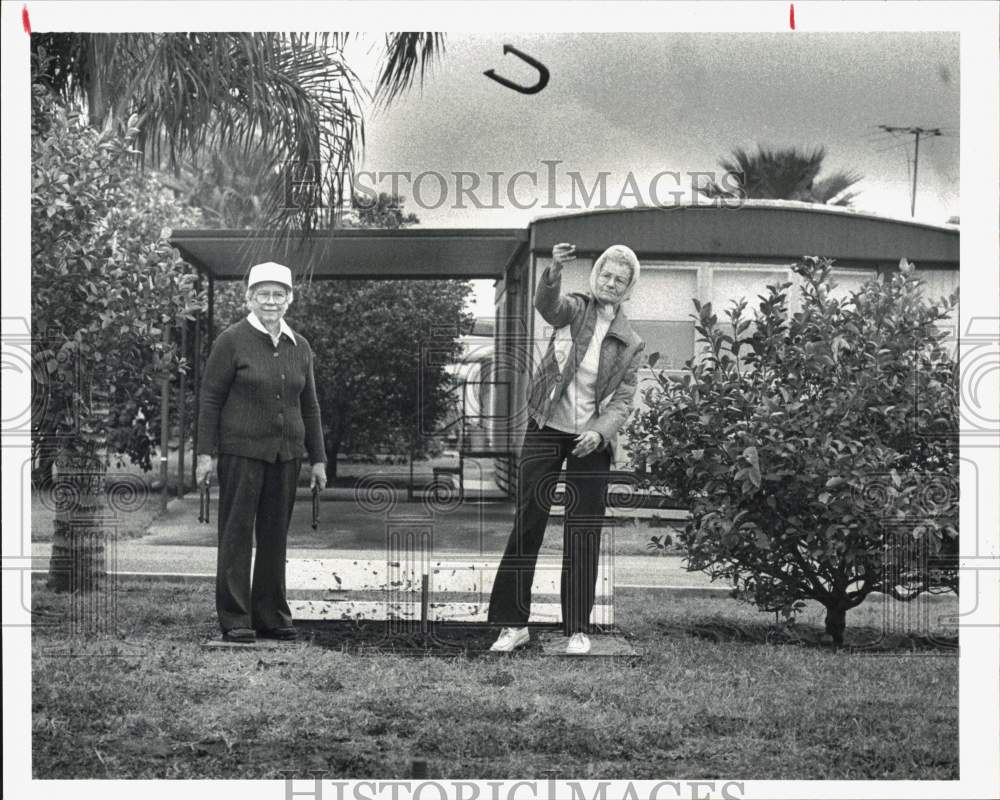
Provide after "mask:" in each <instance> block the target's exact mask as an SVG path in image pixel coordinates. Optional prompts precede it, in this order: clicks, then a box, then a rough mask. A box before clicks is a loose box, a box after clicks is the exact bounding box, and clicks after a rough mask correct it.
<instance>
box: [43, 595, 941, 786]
mask: <svg viewBox="0 0 1000 800" xmlns="http://www.w3.org/2000/svg"><path fill="white" fill-rule="evenodd" d="M67 604H68V600H67V598H66V597H65V596H57V595H53V594H52V593H50V592H48V591H47V590H46V589H45V588H44V586H43V585H42V584H41V582H38V581H36V582H35V583H34V584H33V597H32V605H33V610H34V611H35V612H36V614H38V617H37V620H38V622H37V623H36V625H35V626H34V627H33V629H32V636H33V643H32V650H33V653H32V655H33V662H32V667H33V689H32V703H33V728H32V730H33V733H32V759H33V762H32V769H33V774H34V776H35V777H36V778H41V779H46V778H52V779H56V778H278V777H282V776H283V774H282V773H283V771H285V770H291V771H293V772H294V773H295V774H296V775H297V776H300V777H307V774H306V773H307V772H309V771H310V770H323V771H325V772H326V777H327V778H334V777H348V778H362V777H367V778H373V777H374V778H405V777H407V776H408V774H409V766H410V759H411V758H413V757H424V758H426V759H427V762H428V772H429V777H432V778H435V777H439V778H470V777H479V778H514V777H527V778H545V777H558V778H569V777H591V778H623V779H624V778H667V777H669V778H689V779H696V778H704V779H712V778H718V777H728V778H744V779H793V778H799V779H819V780H830V779H843V780H866V779H867V780H877V779H894V780H902V779H920V780H928V779H937V780H947V779H956V778H958V672H957V670H958V661H957V658H955V653H956V651H955V650H954V649H952V648H949V647H947V646H934V645H933V643H932V642H929V641H928V639H927V638H922V637H920V636H915V635H913V634H917V633H926V632H927V631H926V630H925V629H924V628H923V625H922V624H921V622H920V619H919V614H918V613H917V612H918V611H919V610H920V609H924V610H926V611H928V612H929V615H930V623H931V625H932V626H934V620H935V619H936V616H937V615H939V614H945V613H952V614H954V613H956V612H957V600H956V599H954V598H949V599H947V600H939V601H936V602H929V603H926V604H924V603H921V604H920V605H919V606H914V605H913V604H911V605H910V606H908V607H907V613H906V614H905V615H904V616H902V617H896V618H895V621H896V628H895V629H896V630H903V629H904V628H909V629H910V634H909V635H907V634H905V633H898V634H894V635H893V636H890V637H888V638H886V639H884V640H882V641H877V640H878V638H879V637H878V630H879V627H880V625H881V624H882V616H881V615H882V610H883V607H882V606H881V605H880V604H879V603H876V602H872V603H869V604H868V605H867V606H863V607H862V608H860V609H856V610H855V611H852V612H850V615H849V618H848V625H849V628H848V643H849V644H851V643H853V644H855V645H859V644H862V643H864V642H869V643H875V645H874V646H873V647H872V648H870V649H869V650H868V651H864V652H857V651H855V652H852V651H850V650H842V651H839V652H837V651H833V650H830V649H827V648H824V647H821V646H818V645H816V644H815V641H816V639H817V636H818V633H819V629H818V628H816V627H815V625H816V624H818V621H819V620H820V618H821V617H820V611H821V610H820V609H818V608H816V607H810V608H809V610H808V613H807V615H806V618H805V619H804V620H803V622H802V623H801V626H802V631H801V633H800V634H799V635H798V636H797V638H788V637H778V638H775V637H774V636H773V635H769V632H768V625H769V623H771V622H772V621H773V615H769V614H761V613H759V612H756V611H755V610H754V609H753V608H751V607H749V606H745V605H741V604H738V603H737V602H735V601H732V600H704V599H692V598H676V597H671V596H669V595H666V594H663V593H657V592H653V591H648V590H647V591H639V590H621V591H619V592H618V596H617V604H616V617H617V619H618V620H619V624H620V625H621V629H622V631H623V632H624V633H625V634H627V635H628V637H629V638H630V640H631V642H632V644H633V645H634V646H635V647H636V648H637V650H638V651H640V653H641V655H640V656H639V657H634V658H624V659H604V660H600V659H563V658H552V657H545V656H542V655H540V652H539V649H538V648H537V647H529V648H528V649H527V650H525V651H524V652H520V653H516V654H514V655H512V656H491V655H489V654H486V653H484V652H483V651H484V650H485V648H486V647H487V646H488V644H489V642H490V641H491V638H490V635H489V632H488V631H486V630H485V629H482V628H477V629H464V630H463V632H462V633H461V634H450V633H448V632H447V631H442V633H441V637H442V638H443V639H448V637H449V636H451V637H452V639H454V640H455V641H456V642H457V643H458V644H459V645H460V647H458V648H457V652H458V653H460V654H459V655H457V656H452V657H447V658H438V657H431V656H430V653H431V652H435V650H434V649H433V648H431V649H427V648H424V647H421V646H419V643H418V646H415V647H413V648H411V649H409V650H407V640H406V639H400V640H393V641H398V642H400V648H401V652H397V653H393V652H385V649H386V648H385V645H386V641H385V640H384V639H383V637H384V634H385V628H384V625H380V624H378V623H368V624H367V625H361V626H357V625H353V624H351V623H314V624H309V625H307V624H306V623H301V624H300V627H302V629H303V630H304V631H305V632H307V633H309V634H312V635H314V636H315V637H316V638H315V639H314V640H313V641H312V642H299V643H294V644H287V645H279V646H276V647H274V648H272V649H256V648H255V649H248V650H244V651H238V652H233V651H228V650H227V651H220V650H206V649H202V648H201V647H200V644H201V643H202V642H203V641H204V640H205V639H206V638H208V637H210V636H215V635H216V629H215V620H214V608H213V597H212V592H211V588H210V586H208V585H193V584H170V583H139V582H135V583H125V584H123V585H121V586H120V592H119V594H118V599H117V619H118V629H119V634H120V635H119V636H117V637H109V636H106V637H95V638H90V639H87V638H84V637H81V636H75V635H71V634H69V633H68V632H67V630H66V629H65V627H64V626H63V625H62V624H61V623H60V622H59V620H60V618H61V617H62V615H63V614H65V612H66V609H67ZM897 606H898V604H895V603H892V608H893V609H894V610H895V611H898V608H897ZM45 620H50V621H51V622H50V624H48V625H46V624H44V622H45ZM938 632H939V633H943V634H946V635H949V636H955V635H956V631H955V630H954V629H951V630H948V629H938ZM379 639H383V641H382V642H381V644H382V651H381V652H380V649H379V647H375V646H364V645H363V643H365V642H367V643H368V644H369V645H373V644H374V643H375V642H376V640H379ZM321 640H322V641H324V642H326V643H327V644H328V645H330V646H327V647H323V646H320V645H319V644H318V642H320V641H321ZM769 640H770V641H771V642H772V643H770V644H769V643H767V642H768V641H769ZM409 641H410V642H413V641H414V639H413V637H410V639H409ZM775 642H781V643H775ZM113 647H117V648H119V650H120V651H121V652H122V653H124V656H119V657H112V656H111V655H109V653H110V652H111V650H112V648H113ZM404 652H411V653H413V654H414V655H405V654H403V653H404ZM436 652H439V653H440V652H447V651H445V650H443V649H442V648H440V647H439V648H437V650H436Z"/></svg>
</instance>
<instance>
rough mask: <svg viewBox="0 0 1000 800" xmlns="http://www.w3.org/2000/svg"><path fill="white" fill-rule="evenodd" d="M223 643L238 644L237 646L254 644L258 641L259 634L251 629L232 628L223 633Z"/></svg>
mask: <svg viewBox="0 0 1000 800" xmlns="http://www.w3.org/2000/svg"><path fill="white" fill-rule="evenodd" d="M222 641H224V642H236V643H237V644H253V643H254V642H255V641H257V634H256V633H254V632H253V630H252V629H250V628H231V629H230V630H228V631H223V632H222Z"/></svg>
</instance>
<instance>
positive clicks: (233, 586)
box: [215, 454, 301, 631]
mask: <svg viewBox="0 0 1000 800" xmlns="http://www.w3.org/2000/svg"><path fill="white" fill-rule="evenodd" d="M300 464H301V462H300V460H299V459H297V458H296V459H293V460H291V461H276V462H274V463H268V462H266V461H260V460H258V459H256V458H244V457H243V456H234V455H225V454H222V455H220V456H219V461H218V471H219V559H218V565H217V568H216V573H215V607H216V610H217V611H218V614H219V626H220V627H221V628H222V630H223V631H229V630H232V629H233V628H256V629H257V630H263V629H265V628H280V627H285V626H288V625H291V624H292V612H291V610H290V609H289V608H288V601H287V600H286V599H285V549H286V544H287V542H288V523H289V522H290V521H291V518H292V508H293V506H294V505H295V488H296V485H297V483H298V478H299V467H300ZM255 523H256V534H257V557H256V559H254V567H253V589H252V590H251V587H250V557H251V548H252V545H253V541H254V527H255Z"/></svg>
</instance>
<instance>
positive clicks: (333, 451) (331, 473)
mask: <svg viewBox="0 0 1000 800" xmlns="http://www.w3.org/2000/svg"><path fill="white" fill-rule="evenodd" d="M339 452H340V439H339V438H334V437H333V436H328V437H327V439H326V482H327V484H328V485H330V486H333V482H334V481H335V480H337V454H338V453H339Z"/></svg>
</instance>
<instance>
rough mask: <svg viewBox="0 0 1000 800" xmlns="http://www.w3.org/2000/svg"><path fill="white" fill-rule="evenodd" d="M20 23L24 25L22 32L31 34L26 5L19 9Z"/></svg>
mask: <svg viewBox="0 0 1000 800" xmlns="http://www.w3.org/2000/svg"><path fill="white" fill-rule="evenodd" d="M21 24H22V25H23V26H24V32H25V33H26V34H28V36H31V20H30V19H28V6H25V7H24V8H22V9H21Z"/></svg>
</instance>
